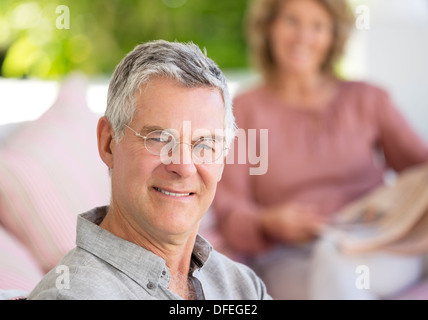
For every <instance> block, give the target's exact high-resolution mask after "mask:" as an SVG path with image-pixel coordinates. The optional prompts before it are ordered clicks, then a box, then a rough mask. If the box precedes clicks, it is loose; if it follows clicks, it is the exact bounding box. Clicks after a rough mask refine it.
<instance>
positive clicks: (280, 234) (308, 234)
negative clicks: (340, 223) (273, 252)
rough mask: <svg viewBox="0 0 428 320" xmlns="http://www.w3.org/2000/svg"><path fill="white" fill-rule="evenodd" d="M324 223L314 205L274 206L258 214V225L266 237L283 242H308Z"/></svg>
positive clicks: (292, 204)
mask: <svg viewBox="0 0 428 320" xmlns="http://www.w3.org/2000/svg"><path fill="white" fill-rule="evenodd" d="M325 223H326V220H325V219H324V218H323V217H321V216H320V215H319V211H318V210H317V208H316V206H313V205H306V204H299V203H287V204H283V205H279V206H274V207H271V208H268V209H266V210H265V212H263V214H261V216H260V226H261V229H262V231H263V233H264V234H265V235H266V237H267V238H269V239H271V240H274V241H279V242H284V243H294V244H297V243H304V242H308V241H310V240H312V239H314V238H315V237H316V236H317V233H318V231H319V230H320V228H321V227H322V226H323V225H324V224H325Z"/></svg>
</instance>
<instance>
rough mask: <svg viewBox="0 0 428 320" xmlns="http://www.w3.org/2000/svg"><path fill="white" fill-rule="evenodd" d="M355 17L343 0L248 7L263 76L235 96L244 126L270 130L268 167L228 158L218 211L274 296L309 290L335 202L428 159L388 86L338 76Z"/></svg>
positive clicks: (262, 2) (269, 1) (279, 0)
mask: <svg viewBox="0 0 428 320" xmlns="http://www.w3.org/2000/svg"><path fill="white" fill-rule="evenodd" d="M354 21H355V20H354V17H353V15H352V13H351V12H350V9H349V8H348V7H347V3H346V0H255V1H253V2H252V5H251V7H250V9H249V13H248V20H247V31H248V40H249V45H250V54H251V57H252V59H253V62H254V63H255V65H256V66H257V67H258V69H259V71H260V73H261V74H262V76H263V83H262V84H260V85H259V86H257V87H255V88H252V89H251V90H249V91H247V92H245V93H242V94H240V95H239V96H237V97H236V98H235V101H234V108H235V117H236V120H237V124H238V126H239V127H240V128H242V129H245V130H248V129H256V130H257V132H260V129H265V128H267V129H268V130H269V135H268V137H269V140H268V143H269V146H268V147H269V148H268V150H269V151H268V171H267V172H266V174H264V175H250V174H249V167H250V166H251V164H249V163H247V164H246V165H242V164H228V165H226V167H225V169H224V174H223V178H222V180H221V182H220V184H219V186H218V190H217V195H216V198H215V201H214V211H215V212H216V214H217V218H218V223H219V227H220V230H221V231H222V233H223V235H224V237H225V239H226V241H227V242H228V244H229V245H230V246H231V247H232V248H233V249H235V250H236V251H238V252H240V253H245V254H246V255H247V256H249V257H250V260H249V264H250V265H251V266H252V267H253V268H254V269H255V270H256V271H257V272H258V273H259V275H260V276H261V277H262V278H263V280H264V281H265V283H266V285H267V287H268V290H269V292H270V294H271V295H272V296H273V297H274V298H277V299H289V298H291V299H295V298H296V299H297V298H301V299H305V298H307V297H308V289H307V283H306V279H307V278H308V268H309V261H310V255H311V249H312V248H313V242H314V240H315V239H316V236H317V232H318V230H319V229H320V228H321V227H322V226H323V225H324V224H326V223H328V222H329V221H330V220H331V219H332V218H333V217H334V215H335V213H337V212H338V210H340V209H341V208H342V207H343V206H344V205H346V204H348V203H350V202H352V201H353V200H356V199H358V198H359V197H361V196H362V195H364V194H366V193H367V192H369V191H370V190H373V189H374V188H376V187H378V186H379V185H381V184H382V182H383V175H384V172H385V169H386V168H388V167H390V168H392V169H394V170H396V171H397V172H399V171H402V170H404V169H406V168H407V167H410V166H413V165H416V164H420V163H422V162H424V161H427V160H428V148H427V147H426V146H425V145H424V143H423V141H422V140H421V139H420V138H419V137H418V136H417V134H416V133H415V132H414V131H413V130H412V128H411V127H410V126H409V124H408V123H407V122H406V120H405V118H404V117H403V116H402V115H401V114H400V113H399V112H398V111H397V109H396V108H395V107H394V105H393V103H392V101H391V99H390V97H389V95H388V93H387V92H386V91H384V90H382V89H381V88H378V87H376V86H374V85H371V84H368V83H365V82H353V81H344V80H341V79H339V78H338V77H336V76H335V72H334V66H335V64H336V62H337V60H338V58H340V56H341V54H342V52H343V50H344V46H345V43H346V40H347V38H348V35H349V33H350V31H351V30H352V27H353V24H354ZM257 141H260V140H257ZM236 152H237V148H235V153H236ZM235 159H237V153H236V154H235ZM247 162H248V161H247ZM235 163H236V161H235Z"/></svg>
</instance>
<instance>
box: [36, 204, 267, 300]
mask: <svg viewBox="0 0 428 320" xmlns="http://www.w3.org/2000/svg"><path fill="white" fill-rule="evenodd" d="M107 209H108V208H107V207H99V208H95V209H93V210H91V211H89V212H86V213H83V214H81V215H79V216H78V219H77V237H76V248H74V249H72V250H71V251H69V252H68V253H67V254H66V255H65V256H64V258H63V259H62V260H61V261H60V263H59V264H58V266H57V267H55V268H54V269H52V270H51V271H50V272H49V273H47V274H46V276H45V277H44V278H43V279H42V280H41V281H40V282H39V284H38V285H37V286H36V287H35V288H34V290H33V291H32V292H31V293H30V294H29V296H28V299H79V300H83V299H91V300H92V299H167V300H175V299H182V298H181V297H180V296H178V295H176V294H175V293H173V292H172V291H170V290H168V286H169V282H170V280H171V276H170V272H169V270H168V267H167V266H166V264H165V260H163V259H162V258H160V257H159V256H157V255H155V254H154V253H152V252H151V251H148V250H146V249H144V248H142V247H140V246H138V245H136V244H134V243H131V242H129V241H126V240H123V239H121V238H119V237H116V236H115V235H113V234H112V233H110V232H109V231H107V230H105V229H103V228H101V227H99V224H100V223H101V221H102V220H103V219H104V217H105V215H106V213H107ZM189 277H190V279H191V280H192V283H193V285H194V288H195V291H196V295H197V297H198V299H220V300H232V299H233V300H242V299H248V300H259V299H271V297H270V296H269V295H268V294H267V293H266V288H265V285H264V284H263V282H262V281H261V280H260V279H259V278H258V277H257V276H256V274H255V273H254V272H253V271H252V270H251V269H250V268H248V267H247V266H245V265H242V264H239V263H237V262H234V261H232V260H230V259H229V258H227V257H225V256H224V255H222V254H220V253H219V252H217V251H215V250H213V249H212V247H211V245H210V244H209V243H208V242H207V241H206V240H205V239H203V238H202V237H201V236H199V235H198V236H197V238H196V241H195V245H194V248H193V253H192V260H191V265H190V270H189Z"/></svg>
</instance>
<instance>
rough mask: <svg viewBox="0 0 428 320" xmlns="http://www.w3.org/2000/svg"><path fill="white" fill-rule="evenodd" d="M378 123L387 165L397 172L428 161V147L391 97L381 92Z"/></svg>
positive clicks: (378, 104) (378, 105)
mask: <svg viewBox="0 0 428 320" xmlns="http://www.w3.org/2000/svg"><path fill="white" fill-rule="evenodd" d="M379 91H380V92H379V94H378V96H379V98H378V103H377V108H376V110H377V121H378V123H379V139H380V141H379V142H380V145H381V146H382V149H383V152H384V155H385V160H386V162H387V164H388V165H389V166H390V167H392V168H393V169H394V170H396V171H398V172H399V171H402V170H404V169H406V168H407V167H410V166H413V165H417V164H421V163H423V162H425V161H428V147H427V146H426V144H425V143H424V141H422V139H421V138H420V137H419V136H418V135H417V133H416V132H415V131H414V130H413V129H412V127H411V126H410V124H409V123H408V122H407V120H406V119H405V117H404V116H403V115H402V114H401V113H400V112H399V111H398V110H397V109H396V108H395V107H394V105H393V103H392V102H391V100H390V97H389V95H388V94H387V93H386V92H385V91H383V90H379Z"/></svg>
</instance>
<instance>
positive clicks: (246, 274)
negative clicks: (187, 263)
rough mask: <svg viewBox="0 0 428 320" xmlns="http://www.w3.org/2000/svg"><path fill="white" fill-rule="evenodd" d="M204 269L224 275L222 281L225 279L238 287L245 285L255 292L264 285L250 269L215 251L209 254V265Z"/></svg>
mask: <svg viewBox="0 0 428 320" xmlns="http://www.w3.org/2000/svg"><path fill="white" fill-rule="evenodd" d="M205 267H207V268H209V269H210V270H209V271H210V272H214V273H215V274H216V275H224V276H225V278H224V279H227V282H229V283H232V282H236V283H239V284H240V285H244V284H246V285H247V286H249V287H252V288H254V289H256V290H264V283H263V282H262V280H261V279H260V278H259V277H258V276H257V274H256V273H255V272H254V271H253V270H252V269H251V268H250V267H248V266H246V265H245V264H243V263H240V262H237V261H234V260H232V259H230V258H229V257H227V256H225V255H223V254H222V253H220V252H218V251H216V250H213V251H212V252H211V255H210V258H209V263H207V264H206V265H205Z"/></svg>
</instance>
